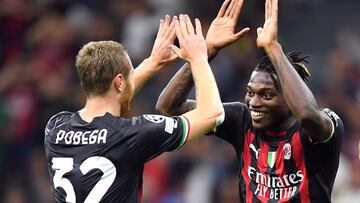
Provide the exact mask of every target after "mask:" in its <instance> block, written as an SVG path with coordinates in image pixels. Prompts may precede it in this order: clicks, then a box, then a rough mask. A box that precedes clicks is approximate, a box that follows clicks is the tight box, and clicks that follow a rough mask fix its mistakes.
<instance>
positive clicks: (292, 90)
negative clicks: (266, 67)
mask: <svg viewBox="0 0 360 203" xmlns="http://www.w3.org/2000/svg"><path fill="white" fill-rule="evenodd" d="M265 51H266V53H267V54H268V56H269V57H270V59H271V62H272V64H273V65H274V68H275V70H276V73H277V75H278V77H279V81H280V85H281V89H282V91H283V94H284V97H285V100H286V102H287V104H288V106H289V108H290V110H291V112H292V113H293V115H294V116H295V118H296V119H297V120H298V121H302V120H303V119H308V118H309V117H311V115H313V114H314V113H315V112H317V111H318V105H317V103H316V100H315V97H314V95H313V94H312V92H311V91H310V89H309V88H308V87H307V85H306V84H305V82H304V81H303V80H302V79H301V77H300V76H299V74H298V73H297V72H296V70H295V68H294V67H292V65H291V63H290V62H289V60H288V59H287V57H286V56H285V54H284V52H283V50H282V48H281V45H280V44H278V43H275V44H273V45H271V46H268V47H266V48H265Z"/></svg>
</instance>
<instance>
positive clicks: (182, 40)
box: [170, 14, 208, 64]
mask: <svg viewBox="0 0 360 203" xmlns="http://www.w3.org/2000/svg"><path fill="white" fill-rule="evenodd" d="M175 30H176V36H177V38H178V39H179V44H180V48H178V47H176V46H175V45H170V47H171V50H172V51H173V52H174V53H175V54H176V55H177V56H179V57H180V58H182V59H183V60H185V61H187V62H189V63H190V64H191V63H193V62H198V61H207V58H208V55H207V47H206V42H205V39H204V36H203V34H202V29H201V23H200V20H199V19H195V29H194V26H193V24H192V23H191V20H190V18H189V16H188V15H182V14H181V15H180V16H179V20H178V19H175Z"/></svg>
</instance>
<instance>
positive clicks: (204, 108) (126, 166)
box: [44, 15, 224, 203]
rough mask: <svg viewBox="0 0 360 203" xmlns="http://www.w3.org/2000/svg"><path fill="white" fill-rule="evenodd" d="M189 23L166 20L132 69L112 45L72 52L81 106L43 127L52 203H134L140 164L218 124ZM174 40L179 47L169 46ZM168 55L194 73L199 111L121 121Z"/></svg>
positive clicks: (197, 34) (218, 110)
mask: <svg viewBox="0 0 360 203" xmlns="http://www.w3.org/2000/svg"><path fill="white" fill-rule="evenodd" d="M195 24H196V28H195V29H194V27H193V25H192V23H191V21H190V19H189V17H188V16H187V15H180V17H179V19H178V18H177V17H174V18H173V21H172V23H171V24H170V17H169V16H166V19H165V21H164V20H162V21H161V23H160V27H159V31H158V35H157V38H156V40H155V44H154V47H153V51H152V54H151V56H150V58H149V59H147V60H145V61H144V63H143V64H142V65H141V66H140V67H138V68H137V69H136V70H135V71H134V70H133V67H132V64H131V61H130V58H129V56H128V54H127V52H126V50H125V49H124V48H123V47H122V45H121V44H119V43H117V42H113V41H99V42H90V43H88V44H86V45H85V46H84V47H83V48H82V49H81V50H80V51H79V53H78V56H77V58H76V68H77V71H78V74H79V77H80V81H81V85H82V87H83V89H84V91H85V93H86V97H87V100H86V104H85V107H84V108H83V109H82V110H80V111H79V112H61V113H58V114H56V115H55V116H53V117H52V118H51V119H50V120H49V122H48V124H47V126H46V129H45V140H44V145H45V153H46V159H47V164H48V171H49V174H50V178H51V182H52V191H53V194H54V197H55V200H56V201H57V202H74V203H75V202H77V203H80V202H85V203H90V202H91V203H92V202H131V203H133V202H140V201H141V188H142V174H143V168H144V163H145V162H147V161H149V160H151V159H153V158H154V157H156V156H158V155H160V154H161V153H163V152H166V151H173V150H175V149H177V148H179V147H181V146H182V145H183V144H184V143H185V142H186V141H187V140H190V139H194V138H196V137H198V136H200V135H203V134H204V133H205V132H207V131H209V130H211V129H213V128H214V127H215V126H216V125H217V124H220V123H221V122H222V120H223V115H224V114H223V107H222V105H221V101H220V97H219V93H218V89H217V86H216V83H215V79H214V77H213V75H212V72H211V69H210V66H209V64H208V62H207V57H208V56H207V48H206V43H205V40H204V37H203V36H202V31H201V25H200V21H199V20H198V19H196V20H195ZM176 36H177V37H178V39H179V42H180V48H177V47H176V46H174V45H172V43H173V41H174V39H175V37H176ZM170 45H171V47H170ZM170 49H171V50H172V52H171V50H170ZM174 53H175V54H176V55H177V56H179V57H180V58H182V59H184V60H186V61H187V62H188V63H190V64H191V66H192V67H194V69H193V70H192V73H193V76H194V81H195V85H196V98H197V102H198V107H197V108H196V109H194V110H193V111H190V112H188V113H185V114H184V115H181V116H176V117H165V116H161V115H142V116H138V117H133V118H129V119H127V118H125V117H124V115H126V114H127V113H128V112H129V110H130V102H131V98H132V96H133V92H134V91H137V90H138V89H139V87H140V86H142V85H143V84H144V82H145V81H146V80H147V79H148V78H149V77H150V76H151V75H153V74H154V73H155V72H157V71H158V70H160V69H161V67H163V66H164V65H165V64H166V63H168V62H169V61H172V60H173V59H175V58H176V57H175V56H174ZM209 99H210V100H211V101H212V102H208V100H209Z"/></svg>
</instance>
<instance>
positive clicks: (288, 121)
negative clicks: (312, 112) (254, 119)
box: [265, 116, 296, 134]
mask: <svg viewBox="0 0 360 203" xmlns="http://www.w3.org/2000/svg"><path fill="white" fill-rule="evenodd" d="M295 122H296V119H295V118H294V117H293V116H290V117H288V118H287V119H286V120H285V121H284V122H282V123H281V124H280V125H279V126H276V127H273V128H269V129H265V130H266V131H270V132H272V133H275V134H277V133H281V132H283V131H286V130H288V129H289V128H290V127H291V126H292V125H294V123H295Z"/></svg>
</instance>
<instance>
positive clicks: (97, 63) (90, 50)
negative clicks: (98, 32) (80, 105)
mask: <svg viewBox="0 0 360 203" xmlns="http://www.w3.org/2000/svg"><path fill="white" fill-rule="evenodd" d="M75 66H76V70H77V72H78V75H79V79H80V83H81V86H82V87H83V88H84V90H85V93H86V95H87V96H89V95H101V94H104V93H105V92H106V91H107V90H108V89H109V88H110V85H111V82H112V80H113V79H114V77H115V76H116V75H117V74H122V75H123V76H124V77H125V79H127V78H128V75H129V71H130V68H131V62H130V60H129V57H128V54H127V50H126V49H125V48H124V47H123V46H122V45H121V44H120V43H118V42H114V41H98V42H89V43H87V44H86V45H84V46H83V47H82V49H81V50H80V51H79V53H78V55H77V56H76V63H75Z"/></svg>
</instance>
